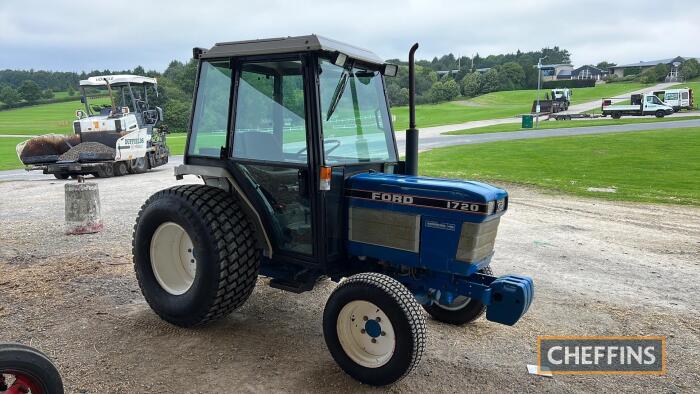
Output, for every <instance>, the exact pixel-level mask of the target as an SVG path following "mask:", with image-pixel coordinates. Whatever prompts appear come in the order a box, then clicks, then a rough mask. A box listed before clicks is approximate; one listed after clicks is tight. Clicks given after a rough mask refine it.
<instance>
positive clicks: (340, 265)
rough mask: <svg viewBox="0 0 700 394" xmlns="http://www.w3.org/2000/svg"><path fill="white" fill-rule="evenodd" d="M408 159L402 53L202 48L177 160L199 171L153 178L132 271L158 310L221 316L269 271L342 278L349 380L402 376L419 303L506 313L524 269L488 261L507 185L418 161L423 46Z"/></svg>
mask: <svg viewBox="0 0 700 394" xmlns="http://www.w3.org/2000/svg"><path fill="white" fill-rule="evenodd" d="M417 47H418V46H417V44H416V45H414V47H413V48H411V52H410V56H409V81H410V87H411V89H410V94H409V101H410V113H411V122H410V128H409V130H407V135H406V136H407V143H406V145H407V148H406V156H405V161H402V160H400V158H399V152H398V149H397V144H396V139H395V135H394V130H393V125H392V119H391V116H390V114H389V105H388V100H387V95H386V85H385V81H384V78H385V77H391V76H395V75H396V73H397V71H398V67H397V66H396V65H392V64H387V63H384V61H383V60H382V59H380V58H379V57H377V56H376V55H375V54H373V53H372V52H369V51H366V50H364V49H360V48H358V47H355V46H352V45H348V44H343V43H340V42H338V41H335V40H331V39H328V38H325V37H321V36H317V35H309V36H301V37H287V38H275V39H265V40H253V41H238V42H223V43H219V44H216V45H214V47H212V48H211V49H209V50H205V49H201V48H195V49H194V50H193V55H194V58H195V59H197V60H198V64H199V66H198V74H197V80H196V93H195V99H194V104H193V107H192V108H193V111H192V116H191V119H190V122H191V123H190V129H189V133H188V138H187V145H186V152H185V157H184V164H182V165H180V166H178V167H176V169H175V176H176V177H177V178H178V179H181V178H182V177H183V176H184V175H196V176H198V177H200V178H201V179H202V180H203V183H204V184H200V185H192V184H190V185H182V186H176V187H172V188H169V189H165V190H162V191H159V192H158V193H156V194H154V195H153V196H151V197H150V198H149V199H148V200H147V201H146V203H145V204H144V205H143V207H142V208H141V211H140V213H139V215H138V219H137V222H136V226H135V228H134V237H133V255H134V265H135V269H136V276H137V279H138V282H139V285H140V287H141V290H142V292H143V295H144V297H145V299H146V301H147V302H148V304H149V305H150V306H151V308H152V309H153V310H154V311H155V312H156V313H157V314H158V315H159V316H160V317H161V318H163V319H164V320H166V321H168V322H170V323H172V324H174V325H177V326H181V327H192V326H197V325H201V324H205V323H208V322H211V321H213V320H216V319H219V318H222V317H224V316H226V315H227V314H228V313H230V312H232V311H233V310H235V309H236V308H238V307H239V306H241V305H242V304H243V303H244V302H245V301H246V300H247V299H248V297H249V296H250V294H251V293H252V291H253V287H254V286H255V284H256V282H257V278H258V276H265V277H268V278H271V279H270V281H269V284H270V286H271V287H273V288H277V289H282V290H287V291H291V292H295V293H300V292H304V291H309V290H312V289H313V288H314V286H315V284H316V283H318V282H319V281H320V280H322V279H325V278H330V279H331V280H333V281H335V282H339V283H340V284H339V285H338V286H337V287H336V289H335V290H334V291H333V293H332V294H331V296H330V297H329V299H328V302H327V304H326V306H325V310H324V313H323V333H324V337H325V341H326V344H327V346H328V349H329V350H330V352H331V354H332V356H333V358H334V359H335V360H336V361H337V363H338V364H339V365H340V367H341V368H342V369H343V370H344V371H345V372H347V373H348V374H349V375H351V376H352V377H354V378H355V379H357V380H359V381H361V382H363V383H367V384H371V385H385V384H390V383H392V382H395V381H397V380H399V379H401V378H402V377H404V376H406V375H407V374H408V373H409V372H410V371H411V370H412V369H413V368H414V367H415V366H416V365H417V364H418V363H419V361H420V359H421V355H422V353H423V350H424V348H425V342H426V323H425V316H424V312H423V310H425V311H427V312H428V313H429V314H430V315H431V316H432V317H433V318H434V319H436V320H439V321H442V322H447V323H451V324H465V323H469V322H471V321H473V320H475V319H477V318H478V317H479V316H481V315H482V314H483V313H484V312H485V313H486V319H488V320H490V321H493V322H497V323H502V324H506V325H513V324H515V322H517V321H518V319H520V318H521V317H522V316H523V314H525V312H526V311H527V310H528V307H529V306H530V303H531V301H532V298H533V284H532V280H531V279H530V278H528V277H524V276H519V275H506V276H500V277H495V276H493V275H492V272H491V270H490V268H489V264H490V261H491V257H492V256H493V250H494V241H495V239H496V232H497V229H498V223H499V220H500V217H501V216H502V215H503V214H504V213H505V212H506V210H507V209H508V195H507V193H506V192H505V191H504V190H501V189H499V188H496V187H493V186H490V185H488V184H485V183H480V182H472V181H461V180H451V179H437V178H428V177H422V176H417V167H418V162H417V160H418V153H417V152H418V139H417V137H418V131H417V130H416V128H415V116H414V113H415V111H414V109H415V108H414V100H413V97H414V88H413V87H414V84H415V83H414V78H413V69H414V68H413V58H414V53H415V50H416V49H417Z"/></svg>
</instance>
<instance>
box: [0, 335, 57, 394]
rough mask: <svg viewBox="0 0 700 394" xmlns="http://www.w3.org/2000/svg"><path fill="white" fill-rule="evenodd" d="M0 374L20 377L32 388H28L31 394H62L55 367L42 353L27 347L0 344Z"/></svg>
mask: <svg viewBox="0 0 700 394" xmlns="http://www.w3.org/2000/svg"><path fill="white" fill-rule="evenodd" d="M0 374H8V375H14V376H15V377H18V375H20V376H22V378H23V380H24V381H28V382H29V383H30V385H31V386H33V387H28V388H29V389H31V392H33V393H34V392H41V393H51V394H63V381H62V380H61V375H60V374H59V372H58V369H56V366H54V364H53V363H52V362H51V360H50V359H49V358H48V357H47V356H46V355H45V354H44V353H42V352H40V351H38V350H36V349H34V348H31V347H29V346H24V345H20V344H16V343H0ZM0 390H1V389H0ZM20 391H23V390H20Z"/></svg>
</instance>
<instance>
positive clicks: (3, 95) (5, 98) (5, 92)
mask: <svg viewBox="0 0 700 394" xmlns="http://www.w3.org/2000/svg"><path fill="white" fill-rule="evenodd" d="M21 100H22V96H20V94H19V92H17V90H16V89H15V88H13V87H12V86H2V87H0V102H3V103H5V104H6V105H7V106H9V107H12V106H13V105H15V104H17V103H19V102H20V101H21Z"/></svg>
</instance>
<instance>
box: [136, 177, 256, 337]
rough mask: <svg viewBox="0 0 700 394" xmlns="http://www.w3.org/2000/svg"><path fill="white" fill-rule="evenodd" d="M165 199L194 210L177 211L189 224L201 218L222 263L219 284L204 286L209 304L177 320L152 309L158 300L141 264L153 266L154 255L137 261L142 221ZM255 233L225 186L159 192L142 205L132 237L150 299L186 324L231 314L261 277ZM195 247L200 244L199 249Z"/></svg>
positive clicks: (141, 284)
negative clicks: (259, 274) (214, 286)
mask: <svg viewBox="0 0 700 394" xmlns="http://www.w3.org/2000/svg"><path fill="white" fill-rule="evenodd" d="M161 200H168V201H173V200H174V201H178V202H180V203H183V204H184V205H185V206H187V207H189V208H191V209H182V210H181V211H180V212H179V214H181V215H183V216H184V217H185V219H186V220H187V221H189V222H193V221H195V220H197V218H201V220H202V222H203V223H204V227H205V228H206V231H207V232H208V234H205V237H204V238H205V239H208V240H210V244H209V245H204V246H203V247H206V248H208V249H210V250H211V251H212V253H213V255H214V256H215V260H216V264H218V279H217V280H218V283H217V287H216V288H211V289H209V288H207V289H204V290H203V291H206V292H207V294H206V299H207V304H208V305H203V306H202V307H201V308H199V309H200V311H199V312H198V313H197V314H194V315H189V316H179V317H178V318H173V317H172V316H169V315H167V314H165V313H162V311H160V310H159V309H158V308H157V307H155V308H154V305H153V301H154V300H153V299H150V298H151V297H150V296H149V292H148V291H144V288H145V286H148V285H152V283H151V282H152V281H153V279H152V278H150V277H149V278H146V277H144V274H143V272H141V271H142V270H139V267H138V264H139V263H142V264H148V265H149V266H150V257H149V258H148V261H147V262H146V261H142V262H139V261H137V259H136V256H137V255H139V254H137V252H138V251H137V247H138V245H139V242H138V240H137V236H138V234H139V225H140V223H139V222H140V220H141V218H142V217H143V215H144V214H145V212H146V211H147V210H148V209H149V207H150V206H151V205H152V204H154V203H156V202H158V201H161ZM254 231H255V230H254V228H253V227H252V225H251V224H250V223H249V222H248V220H247V218H246V216H245V214H244V213H243V211H242V210H241V208H240V207H239V205H238V203H237V202H236V200H235V199H234V198H233V196H231V194H230V193H228V192H226V191H224V190H222V189H218V188H215V187H211V186H205V185H182V186H175V187H171V188H169V189H165V190H161V191H159V192H157V193H155V194H154V195H153V196H151V197H150V198H149V199H148V200H147V201H146V202H145V203H144V204H143V206H142V207H141V211H140V212H139V215H138V219H137V221H136V225H135V226H134V237H133V241H132V248H133V249H132V252H133V255H134V268H135V270H136V277H137V280H138V282H139V287H141V289H142V292H143V293H144V297H145V298H146V301H148V303H149V305H151V308H152V309H154V311H155V312H156V313H157V314H158V315H159V316H160V317H161V318H163V320H166V321H168V322H170V323H172V324H175V325H178V326H183V327H192V326H198V325H203V324H206V323H209V322H211V321H214V320H217V319H220V318H222V317H224V316H226V315H228V314H229V313H231V312H232V311H234V310H235V309H236V308H238V307H240V306H241V305H243V303H244V302H245V301H246V300H247V299H248V298H249V297H250V295H251V293H252V292H253V288H254V287H255V283H256V281H257V277H258V270H259V267H260V250H259V249H258V248H257V246H256V243H255V237H254ZM149 245H150V241H149ZM200 247H201V246H200ZM196 248H197V245H195V250H196ZM146 253H148V251H146ZM203 263H204V262H203ZM198 264H200V262H199V258H198ZM147 282H148V283H147Z"/></svg>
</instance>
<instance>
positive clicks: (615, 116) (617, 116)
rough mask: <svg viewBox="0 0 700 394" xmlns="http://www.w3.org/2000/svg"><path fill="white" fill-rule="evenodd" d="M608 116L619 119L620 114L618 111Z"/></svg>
mask: <svg viewBox="0 0 700 394" xmlns="http://www.w3.org/2000/svg"><path fill="white" fill-rule="evenodd" d="M610 117H612V118H613V119H620V118H621V117H622V114H621V113H619V112H613V113H612V114H611V115H610Z"/></svg>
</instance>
